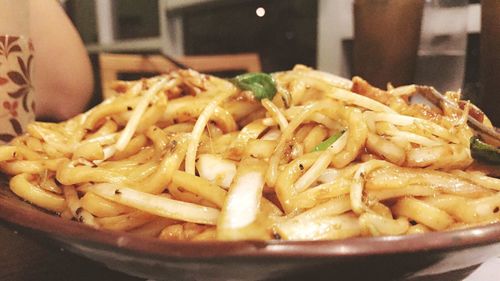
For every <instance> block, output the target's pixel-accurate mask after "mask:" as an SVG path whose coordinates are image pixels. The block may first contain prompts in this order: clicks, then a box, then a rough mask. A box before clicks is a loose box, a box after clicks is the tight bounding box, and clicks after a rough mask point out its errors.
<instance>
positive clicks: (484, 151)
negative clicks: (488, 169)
mask: <svg viewBox="0 0 500 281" xmlns="http://www.w3.org/2000/svg"><path fill="white" fill-rule="evenodd" d="M470 150H471V153H472V157H473V158H474V159H478V160H483V161H486V162H490V163H493V164H500V149H498V148H497V147H493V146H491V145H489V144H487V143H484V142H482V141H480V140H479V138H478V137H472V138H471V139H470Z"/></svg>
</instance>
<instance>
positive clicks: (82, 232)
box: [0, 179, 500, 280]
mask: <svg viewBox="0 0 500 281" xmlns="http://www.w3.org/2000/svg"><path fill="white" fill-rule="evenodd" d="M0 219H2V220H4V221H6V222H8V223H10V225H12V226H15V227H17V228H18V227H21V228H23V229H27V230H29V231H32V232H35V233H36V234H37V235H40V234H41V235H44V236H46V237H48V238H49V239H52V240H54V241H55V242H57V244H59V246H60V247H63V248H65V249H66V250H69V251H71V252H74V253H76V254H78V255H82V256H85V257H87V258H89V259H92V260H95V261H98V262H101V263H104V264H105V265H106V266H108V267H109V268H111V269H114V270H118V271H121V272H125V273H127V274H130V275H133V276H138V277H142V278H150V279H154V280H164V279H168V280H403V279H406V280H454V279H455V280H462V279H463V278H464V277H465V276H467V275H468V274H469V273H470V272H472V270H474V269H475V268H476V267H477V266H478V265H479V264H481V263H483V262H485V261H486V260H488V259H490V258H492V257H495V256H499V255H500V224H492V225H488V226H483V227H476V228H471V229H465V230H457V231H449V232H439V233H430V234H419V235H408V236H397V237H396V236H388V237H376V238H353V239H345V240H338V241H303V242H288V241H268V242H263V241H241V242H196V243H193V242H171V241H161V240H157V239H146V238H141V237H137V236H133V235H129V234H126V233H120V232H111V231H102V230H95V229H92V228H89V227H87V226H85V225H83V224H81V223H77V222H74V221H68V220H64V219H61V218H59V217H57V216H54V215H52V214H49V213H46V212H44V211H42V210H40V209H38V208H36V207H33V206H32V205H30V204H29V203H26V202H24V201H22V200H20V199H19V198H18V197H16V196H15V195H14V194H12V193H11V192H10V191H9V189H8V188H7V182H6V181H5V179H3V180H0Z"/></svg>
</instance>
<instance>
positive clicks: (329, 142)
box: [311, 131, 344, 152]
mask: <svg viewBox="0 0 500 281" xmlns="http://www.w3.org/2000/svg"><path fill="white" fill-rule="evenodd" d="M342 134H344V131H340V132H338V133H336V134H335V135H332V136H331V137H329V138H327V139H326V140H324V141H323V142H321V143H320V144H318V145H316V146H315V147H314V148H313V150H312V151H311V152H314V151H323V150H326V149H327V148H328V147H330V145H332V144H333V143H334V142H336V141H337V140H338V139H339V138H340V137H341V136H342Z"/></svg>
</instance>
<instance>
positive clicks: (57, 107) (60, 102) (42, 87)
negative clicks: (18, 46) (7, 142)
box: [30, 0, 93, 120]
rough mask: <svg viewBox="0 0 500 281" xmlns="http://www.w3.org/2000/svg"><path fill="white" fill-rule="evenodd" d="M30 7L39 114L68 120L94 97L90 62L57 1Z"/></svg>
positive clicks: (42, 1) (34, 2)
mask: <svg viewBox="0 0 500 281" xmlns="http://www.w3.org/2000/svg"><path fill="white" fill-rule="evenodd" d="M30 3H31V5H30V13H31V14H30V26H31V29H30V32H31V38H32V40H33V45H34V48H35V61H34V62H35V69H34V77H33V83H34V87H35V103H36V114H37V116H43V117H50V118H54V119H58V120H64V119H67V118H69V117H72V116H74V115H76V114H78V113H80V112H82V110H83V109H84V108H85V106H86V104H87V102H88V101H89V99H90V97H91V95H92V92H93V76H92V67H91V64H90V60H89V57H88V54H87V51H86V50H85V47H84V45H83V42H82V40H81V38H80V36H79V35H78V32H77V31H76V29H75V27H74V26H73V24H72V23H71V21H70V20H69V18H68V17H67V15H66V13H65V12H64V10H63V9H62V7H60V5H59V4H58V2H57V1H54V0H31V1H30Z"/></svg>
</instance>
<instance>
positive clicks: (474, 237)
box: [0, 184, 500, 259]
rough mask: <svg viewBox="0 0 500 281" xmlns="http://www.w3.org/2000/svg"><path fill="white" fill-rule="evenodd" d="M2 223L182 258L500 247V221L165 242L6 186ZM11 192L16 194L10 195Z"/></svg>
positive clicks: (95, 244)
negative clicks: (68, 215) (34, 201)
mask: <svg viewBox="0 0 500 281" xmlns="http://www.w3.org/2000/svg"><path fill="white" fill-rule="evenodd" d="M0 189H2V190H4V191H0V219H1V220H3V221H6V222H8V223H10V224H13V225H15V226H19V227H22V228H26V229H28V230H31V231H35V232H38V233H41V234H43V235H45V236H47V237H49V238H52V239H57V240H60V241H65V242H69V243H74V242H77V243H79V244H83V245H92V247H99V248H107V249H112V250H116V251H120V252H123V251H125V252H129V253H134V254H138V255H142V256H156V257H162V258H178V259H186V258H188V259H213V258H290V259H294V258H299V259H304V258H325V257H329V258H349V257H352V258H354V257H361V256H374V255H375V256H376V255H386V254H409V253H424V252H429V251H451V250H458V249H463V248H468V247H476V246H484V245H489V244H497V243H500V223H493V224H489V225H485V226H478V227H473V228H467V229H460V230H452V231H445V232H432V233H426V234H416V235H404V236H380V237H360V238H348V239H341V240H321V241H279V240H269V241H197V242H193V241H165V240H160V239H157V238H147V237H139V236H136V235H133V234H130V233H126V232H120V231H111V230H98V229H94V228H92V227H89V226H87V225H85V224H82V223H79V222H76V221H72V220H65V219H62V218H60V217H58V216H55V215H54V214H49V213H48V212H45V211H43V210H41V209H38V208H36V207H34V206H33V205H31V204H29V203H27V202H25V201H22V200H21V199H20V198H18V197H17V196H16V197H15V195H13V194H12V193H11V192H10V190H8V191H7V190H6V189H7V188H6V187H5V186H4V185H2V184H0ZM5 192H7V193H9V194H10V195H12V196H10V195H8V194H6V193H5Z"/></svg>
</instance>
